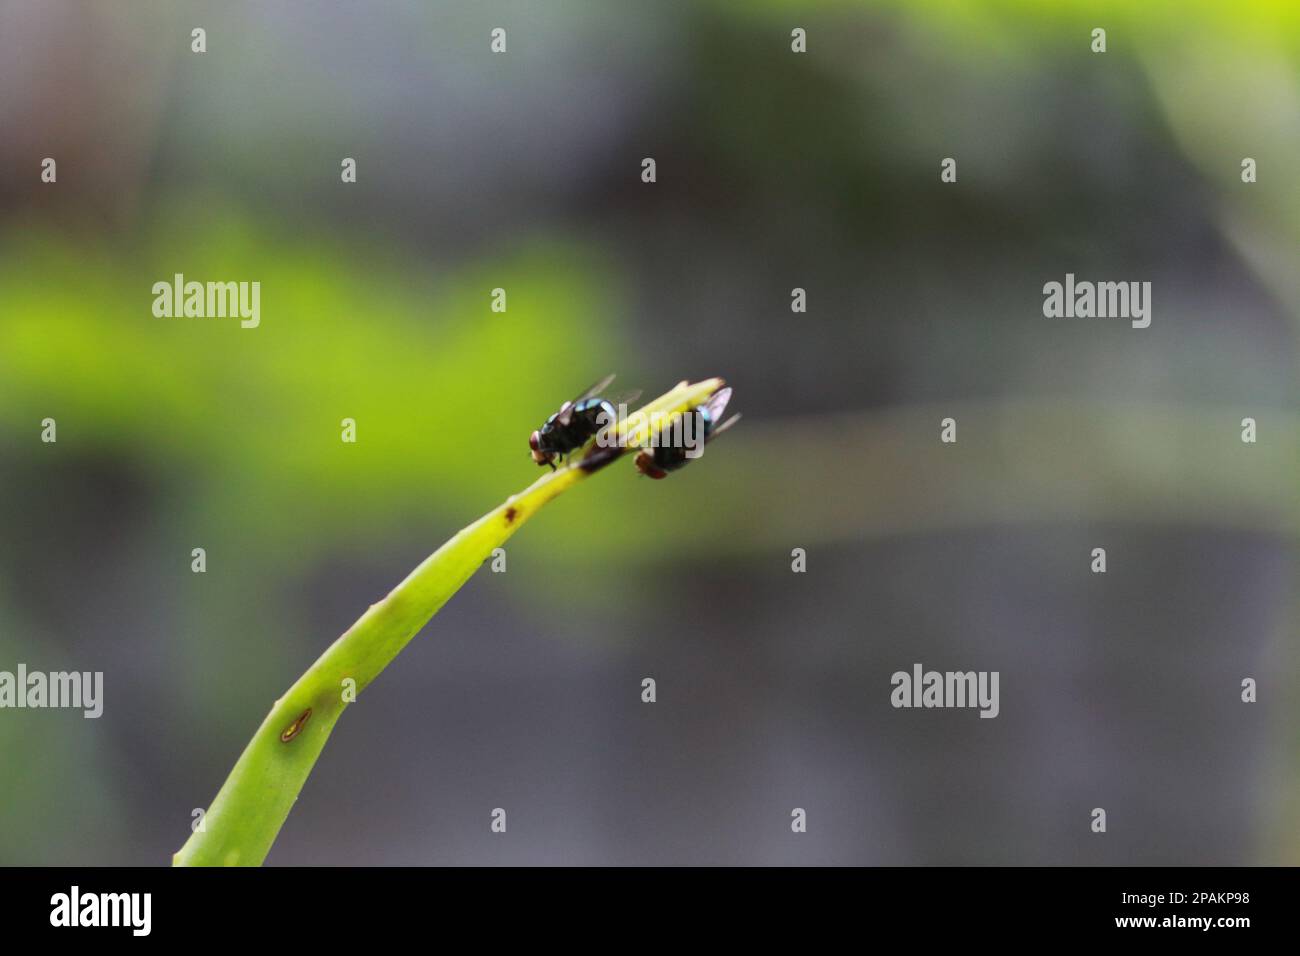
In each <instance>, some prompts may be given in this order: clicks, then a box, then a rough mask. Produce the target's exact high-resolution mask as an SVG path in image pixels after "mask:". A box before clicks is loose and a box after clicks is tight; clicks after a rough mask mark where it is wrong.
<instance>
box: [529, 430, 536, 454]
mask: <svg viewBox="0 0 1300 956" xmlns="http://www.w3.org/2000/svg"><path fill="white" fill-rule="evenodd" d="M528 447H529V448H531V449H532V450H533V451H537V432H533V433H532V434H531V435H529V436H528Z"/></svg>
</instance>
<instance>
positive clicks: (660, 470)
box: [636, 388, 740, 479]
mask: <svg viewBox="0 0 1300 956" xmlns="http://www.w3.org/2000/svg"><path fill="white" fill-rule="evenodd" d="M729 401H731V389H730V388H724V389H721V390H719V391H718V392H715V393H714V394H713V396H712V397H711V398H710V399H709V400H708V401H707V402H705V403H704V404H703V405H700V406H699V407H698V408H695V409H692V410H691V411H689V412H686V413H685V414H684V415H682V416H680V417H679V418H678V419H677V420H676V421H675V422H673V423H672V427H670V428H666V429H663V430H661V431H660V433H659V434H658V436H656V437H657V444H656V445H655V447H654V448H653V449H650V450H644V451H639V452H637V456H636V468H637V471H639V472H641V474H643V475H645V476H646V477H648V478H655V479H658V478H667V477H668V473H669V472H670V471H676V470H677V469H678V468H684V467H686V465H688V464H689V463H690V461H691V459H692V458H698V457H699V456H700V455H702V454H704V445H705V443H706V442H709V441H712V440H713V439H714V438H716V437H717V436H719V435H721V434H722V433H723V432H724V431H726V430H727V429H728V428H730V427H731V426H732V425H734V424H736V422H738V421H740V416H739V415H732V416H731V417H730V418H728V419H727V420H726V421H725V422H722V424H718V422H719V420H720V419H721V418H722V414H723V412H724V411H726V408H727V402H729ZM667 432H671V433H672V434H671V435H669V434H666V433H667ZM691 452H694V454H692V453H691Z"/></svg>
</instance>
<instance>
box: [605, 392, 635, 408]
mask: <svg viewBox="0 0 1300 956" xmlns="http://www.w3.org/2000/svg"><path fill="white" fill-rule="evenodd" d="M640 397H641V389H639V388H629V389H625V390H623V391H620V392H615V393H614V394H612V395H606V396H605V401H607V402H609V403H610V404H611V405H613V406H614V407H615V408H618V406H620V405H631V404H632V403H633V402H635V401H636V400H637V399H638V398H640Z"/></svg>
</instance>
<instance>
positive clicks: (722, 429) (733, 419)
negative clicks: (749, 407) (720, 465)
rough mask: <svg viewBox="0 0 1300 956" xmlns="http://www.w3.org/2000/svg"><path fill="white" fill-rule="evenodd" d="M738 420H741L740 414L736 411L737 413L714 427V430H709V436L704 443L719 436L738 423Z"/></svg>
mask: <svg viewBox="0 0 1300 956" xmlns="http://www.w3.org/2000/svg"><path fill="white" fill-rule="evenodd" d="M738 421H740V414H739V413H736V414H735V415H732V416H731V417H730V418H728V419H727V420H726V421H725V422H723V423H722V424H721V425H719V426H718V427H717V428H715V429H713V431H711V432H709V437H708V438H706V439H704V443H705V444H706V445H707V444H708V443H709V442H711V441H713V439H715V438H717V437H718V436H719V435H721V434H722V433H723V432H725V431H726V430H727V429H728V428H730V427H731V426H732V425H734V424H736V422H738Z"/></svg>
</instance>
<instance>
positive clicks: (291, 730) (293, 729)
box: [280, 707, 311, 744]
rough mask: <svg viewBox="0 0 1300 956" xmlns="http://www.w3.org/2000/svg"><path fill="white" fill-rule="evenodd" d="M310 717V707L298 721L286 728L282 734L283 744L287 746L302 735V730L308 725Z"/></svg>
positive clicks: (300, 715)
mask: <svg viewBox="0 0 1300 956" xmlns="http://www.w3.org/2000/svg"><path fill="white" fill-rule="evenodd" d="M310 716H311V708H310V707H308V708H307V709H306V710H304V711H303V712H302V713H301V714H299V715H298V719H297V720H295V721H294V722H293V723H291V724H290V725H289V726H288V727H286V728H284V730H283V731H282V732H281V734H280V740H281V742H283V743H286V744H287V743H288V742H289V741H291V740H293V738H294V737H297V736H298V735H299V734H300V733H302V728H303V727H304V726H305V725H306V723H307V718H308V717H310Z"/></svg>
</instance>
